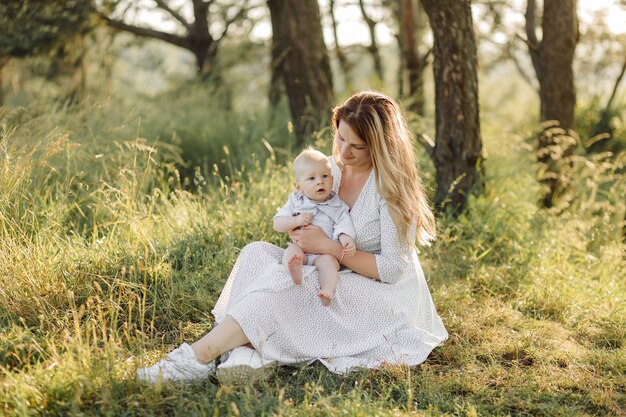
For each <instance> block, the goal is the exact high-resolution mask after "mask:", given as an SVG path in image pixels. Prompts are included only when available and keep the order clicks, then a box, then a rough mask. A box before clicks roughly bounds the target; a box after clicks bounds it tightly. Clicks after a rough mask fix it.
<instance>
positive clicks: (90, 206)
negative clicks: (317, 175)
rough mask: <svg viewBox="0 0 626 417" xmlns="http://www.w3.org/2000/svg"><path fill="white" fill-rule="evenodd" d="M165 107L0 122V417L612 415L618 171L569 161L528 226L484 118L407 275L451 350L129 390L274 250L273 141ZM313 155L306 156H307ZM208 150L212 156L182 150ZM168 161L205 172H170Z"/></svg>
mask: <svg viewBox="0 0 626 417" xmlns="http://www.w3.org/2000/svg"><path fill="white" fill-rule="evenodd" d="M190 94H191V95H193V93H190ZM185 96H186V97H188V94H185ZM198 97H199V96H198ZM170 98H171V97H170ZM170 98H168V100H169V99H170ZM172 100H174V99H172ZM187 100H188V104H185V103H186V102H187ZM175 101H176V103H177V104H178V105H179V106H178V109H175V110H171V111H169V110H168V111H164V110H163V109H161V110H160V111H157V109H158V108H159V103H161V104H162V103H163V102H158V100H157V101H155V103H154V107H150V106H149V105H146V106H145V107H143V108H142V113H141V114H140V113H139V112H136V111H129V110H128V108H125V107H124V106H123V105H119V104H118V103H111V102H107V101H101V102H98V101H97V100H93V101H91V102H89V101H86V102H85V103H83V105H82V107H79V108H67V107H63V106H58V107H56V108H49V107H48V108H44V107H39V108H38V107H37V106H33V107H30V108H25V109H18V110H13V111H11V112H5V113H4V114H3V115H2V121H0V124H1V128H0V135H1V136H0V172H2V176H0V325H1V326H2V329H3V331H2V333H0V374H1V375H2V377H1V378H0V410H1V412H2V413H3V414H6V415H20V416H26V415H173V414H176V415H207V414H211V415H284V416H292V415H302V416H310V415H339V414H341V415H353V416H363V415H367V416H369V415H381V416H382V415H394V416H397V415H433V416H438V415H468V416H470V415H550V416H552V415H563V416H566V415H567V416H569V415H619V414H622V413H623V412H624V410H625V407H626V396H625V394H624V393H625V390H626V378H625V376H624V375H626V345H625V344H624V339H625V337H624V332H623V329H624V328H625V326H626V320H625V319H624V317H626V311H624V305H626V303H625V300H624V296H625V294H626V282H625V281H624V279H623V278H624V277H625V276H626V262H625V260H624V243H623V240H622V235H621V233H622V227H623V217H622V220H621V221H620V219H619V217H620V216H623V195H624V194H623V188H621V187H622V186H623V170H622V169H621V166H620V165H619V164H620V163H623V160H622V159H619V158H611V159H610V160H609V159H603V157H602V156H596V157H594V158H599V159H585V160H583V159H581V160H580V163H577V164H575V165H574V166H573V171H572V176H573V178H575V179H576V180H577V181H575V182H573V183H574V184H576V187H577V188H576V190H575V191H576V192H575V194H574V195H573V197H572V199H571V200H570V204H569V206H568V208H567V209H566V210H564V211H562V212H560V213H557V212H556V211H545V210H540V209H538V208H537V205H536V201H537V199H538V196H539V194H540V188H539V186H538V185H537V181H536V176H535V172H537V169H538V167H537V166H536V163H535V159H534V154H533V146H531V144H529V143H528V142H527V139H526V138H527V137H529V136H530V135H529V131H530V129H528V124H522V125H519V126H518V125H516V126H509V127H508V129H507V131H505V132H502V131H501V127H502V126H505V123H503V122H502V120H501V119H498V118H497V115H496V114H495V113H493V114H491V115H490V116H488V117H487V119H486V120H485V121H484V122H483V124H484V126H485V129H484V131H485V132H486V133H485V136H486V150H487V154H488V159H487V172H488V178H487V191H486V193H485V194H484V195H481V196H477V197H473V198H472V200H471V201H470V203H469V209H468V211H467V212H466V213H465V214H464V215H463V216H461V218H459V219H452V218H443V219H440V222H439V236H440V238H439V240H438V242H437V243H436V244H435V245H434V246H433V247H431V248H427V249H425V250H424V251H422V254H421V260H422V263H423V264H424V267H425V270H426V274H427V276H428V278H429V283H430V287H431V289H432V292H433V297H434V299H435V304H436V305H437V307H438V310H439V312H440V313H441V315H442V317H443V320H444V323H445V324H446V326H447V327H448V330H449V332H450V335H451V337H450V340H449V341H447V342H446V343H445V344H444V345H443V346H442V347H440V348H437V349H436V350H435V351H434V352H433V354H432V356H431V357H430V358H429V359H428V360H427V361H426V363H424V364H423V365H421V366H419V367H416V368H411V369H409V368H406V367H393V366H390V367H386V368H384V369H382V370H379V371H359V372H356V373H354V374H350V375H348V376H343V377H342V376H336V375H333V374H330V373H329V372H328V371H326V370H325V369H324V368H323V367H321V366H318V365H314V366H311V367H308V368H305V369H292V368H279V369H277V370H275V371H273V372H272V373H271V374H270V375H269V378H268V379H267V380H265V381H262V382H260V383H258V384H256V385H255V386H250V385H246V384H243V385H240V386H231V385H220V384H219V383H218V382H217V381H215V380H213V379H210V380H208V381H204V382H200V383H197V384H193V385H191V386H188V387H179V386H175V385H158V386H150V387H145V386H140V385H138V384H137V383H136V382H135V380H134V377H133V375H134V370H135V369H136V367H137V366H140V365H141V364H145V363H150V362H154V361H156V360H157V359H159V358H160V357H162V355H163V354H164V353H165V352H167V351H169V350H170V349H171V348H172V347H173V346H175V345H177V344H178V343H180V342H181V341H183V340H186V341H190V340H193V339H195V338H197V337H199V336H200V335H201V334H203V333H205V332H206V331H207V330H208V329H209V328H210V327H211V325H212V323H213V318H212V317H211V316H210V314H209V312H210V309H211V307H212V306H213V303H214V302H215V300H216V298H217V296H218V294H219V291H220V289H221V286H222V285H223V283H224V281H225V279H226V278H227V276H228V273H229V271H230V267H231V266H232V264H233V262H234V260H235V258H236V256H237V254H238V251H239V250H240V248H242V247H243V246H244V245H245V244H246V243H248V242H249V241H252V240H266V241H270V242H273V243H276V244H279V245H284V244H285V243H286V242H285V237H284V236H281V235H278V234H276V233H274V232H273V231H272V230H271V218H272V216H273V214H274V213H275V211H276V209H277V208H278V207H279V205H280V204H281V203H282V201H283V200H284V198H285V197H286V196H287V194H288V192H289V191H290V187H291V185H290V184H291V178H290V171H289V166H288V164H287V163H285V162H284V160H282V159H281V153H280V151H278V150H277V148H281V146H280V145H276V146H272V145H273V143H272V142H271V140H270V139H271V138H272V137H275V136H282V133H281V132H284V131H283V129H286V127H285V125H284V124H283V122H282V121H280V120H278V121H276V120H275V122H274V124H272V123H271V122H267V120H268V117H267V115H265V116H264V115H263V114H260V115H259V116H254V117H258V118H259V119H258V120H257V121H258V123H256V122H255V121H254V120H255V119H254V117H253V118H251V119H245V118H244V117H243V116H238V115H237V114H234V115H230V116H225V113H224V114H222V115H221V116H220V117H218V118H217V119H216V120H215V121H213V122H210V121H208V119H207V118H208V117H211V116H207V114H208V113H210V111H209V110H210V109H211V108H210V105H209V104H208V105H207V107H206V108H203V109H202V111H200V110H199V108H198V107H197V105H196V104H197V103H194V100H192V99H191V98H184V99H180V100H175ZM216 111H217V110H216ZM211 120H213V119H211ZM246 120H248V121H246ZM257 125H258V126H257ZM235 126H237V127H235ZM241 126H243V127H241ZM520 126H521V127H520ZM241 129H243V133H242V130H241ZM246 129H249V130H246ZM268 132H269V133H268ZM272 132H274V133H272ZM503 135H504V136H506V139H507V140H506V142H505V143H504V144H503V143H502V140H501V137H502V136H503ZM327 136H328V134H327V132H322V133H321V134H320V135H319V137H318V140H317V145H319V146H320V147H322V149H324V147H325V146H326V148H325V149H324V150H326V151H328V141H327ZM208 138H211V139H210V141H211V142H209V141H207V142H206V144H207V146H209V147H213V148H202V147H199V148H193V146H195V145H190V144H189V143H188V142H187V141H189V142H193V143H195V142H198V143H200V141H204V140H205V139H208ZM262 138H265V139H266V141H267V143H268V144H269V146H268V145H266V144H264V143H263V142H262V141H261V139H262ZM281 140H284V139H278V138H276V142H275V143H276V144H277V143H280V141H281ZM212 141H215V142H216V143H213V142H212ZM202 143H204V142H202ZM248 145H250V146H251V147H252V149H258V151H254V155H255V156H253V157H251V156H250V155H251V154H252V152H251V151H249V149H251V148H250V147H248ZM224 147H226V148H224ZM255 147H257V148H255ZM185 149H193V151H190V152H191V154H199V153H202V154H205V153H206V154H207V155H211V156H212V157H213V158H214V159H212V160H211V161H210V162H209V160H208V159H207V161H206V162H204V163H203V165H202V163H201V167H199V168H194V167H193V166H190V167H188V168H184V167H185V163H186V161H185V159H184V157H183V155H185ZM225 149H227V151H225ZM288 153H289V147H288V146H287V145H285V146H284V147H283V154H282V155H288ZM215 156H217V158H215ZM620 161H621V162H620ZM181 168H184V169H186V170H187V171H186V174H184V175H181ZM423 169H424V170H426V172H425V178H427V180H428V181H432V177H433V175H432V167H430V166H429V165H428V164H424V166H423ZM620 184H621V185H620ZM430 185H431V186H432V182H431V184H430ZM620 204H622V205H621V206H620ZM620 210H621V211H620ZM620 213H621V214H620Z"/></svg>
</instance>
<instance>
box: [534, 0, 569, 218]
mask: <svg viewBox="0 0 626 417" xmlns="http://www.w3.org/2000/svg"><path fill="white" fill-rule="evenodd" d="M535 16H536V3H535V0H528V3H527V5H526V36H527V42H528V49H529V53H530V58H531V60H532V63H533V67H534V69H535V73H536V75H537V80H538V81H539V97H540V100H541V108H540V117H541V121H549V120H554V121H556V122H558V124H559V126H560V127H561V128H563V129H565V130H567V129H571V128H573V127H574V107H575V105H576V89H575V86H574V70H573V66H572V65H573V62H574V51H575V49H576V43H577V42H578V21H577V18H576V0H550V1H544V8H543V20H542V24H541V28H542V33H543V37H542V39H541V41H539V40H538V38H537V35H536V32H535ZM552 127H553V126H548V128H547V129H546V130H544V132H542V133H541V134H540V135H539V146H538V151H537V159H538V161H539V163H540V164H542V165H543V166H544V168H542V171H543V172H544V174H543V175H542V177H541V182H542V183H543V184H544V185H545V186H546V192H545V194H544V196H543V198H542V204H543V205H544V207H552V206H553V205H554V204H555V202H556V199H557V196H558V195H559V194H561V193H562V192H563V190H564V189H565V188H566V186H567V184H566V183H567V181H566V180H565V178H563V175H562V171H563V169H564V167H565V166H566V165H567V164H568V163H569V162H568V160H569V156H570V155H571V154H572V152H573V150H574V147H575V145H576V142H575V141H574V140H565V141H556V139H558V138H565V137H567V136H569V135H561V134H559V135H555V134H553V130H552ZM557 148H558V149H557Z"/></svg>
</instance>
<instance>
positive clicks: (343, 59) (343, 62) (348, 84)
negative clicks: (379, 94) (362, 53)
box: [328, 0, 352, 91]
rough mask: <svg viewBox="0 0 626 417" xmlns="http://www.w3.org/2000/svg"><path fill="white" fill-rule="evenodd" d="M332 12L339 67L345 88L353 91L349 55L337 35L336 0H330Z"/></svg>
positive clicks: (330, 11) (330, 10) (331, 19)
mask: <svg viewBox="0 0 626 417" xmlns="http://www.w3.org/2000/svg"><path fill="white" fill-rule="evenodd" d="M328 8H329V13H330V21H331V23H332V29H333V39H334V41H335V54H336V56H337V60H338V61H339V67H340V68H341V72H342V75H343V79H344V90H345V91H352V81H351V77H350V63H349V62H348V57H347V56H346V54H345V52H344V51H343V49H341V47H340V46H339V37H338V36H337V19H336V17H335V0H330V4H329V6H328Z"/></svg>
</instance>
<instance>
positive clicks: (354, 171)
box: [343, 164, 372, 177]
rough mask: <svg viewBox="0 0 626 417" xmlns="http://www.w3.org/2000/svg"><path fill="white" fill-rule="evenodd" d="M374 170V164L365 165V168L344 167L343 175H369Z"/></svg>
mask: <svg viewBox="0 0 626 417" xmlns="http://www.w3.org/2000/svg"><path fill="white" fill-rule="evenodd" d="M371 170H372V164H369V165H363V166H355V165H344V166H343V173H344V174H348V175H352V176H355V177H359V176H365V175H369V174H370V171H371Z"/></svg>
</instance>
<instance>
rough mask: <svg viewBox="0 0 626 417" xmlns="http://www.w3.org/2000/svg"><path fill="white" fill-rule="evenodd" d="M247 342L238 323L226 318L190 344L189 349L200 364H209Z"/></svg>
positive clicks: (229, 317)
mask: <svg viewBox="0 0 626 417" xmlns="http://www.w3.org/2000/svg"><path fill="white" fill-rule="evenodd" d="M249 342H250V341H249V340H248V338H247V337H246V335H245V334H244V333H243V330H241V326H239V323H237V322H236V321H235V319H233V318H232V317H231V316H226V317H224V320H222V322H221V323H220V324H218V325H217V326H215V327H214V328H213V329H211V331H210V332H209V333H207V334H205V335H204V336H203V337H202V338H201V339H199V340H198V341H196V342H194V343H192V344H191V348H192V349H193V351H194V353H195V354H196V358H197V359H198V360H199V361H200V362H204V363H209V362H211V361H212V360H213V359H215V358H217V357H218V356H219V355H221V354H222V353H224V352H227V351H229V350H232V349H234V348H236V347H238V346H242V345H245V344H247V343H249Z"/></svg>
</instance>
